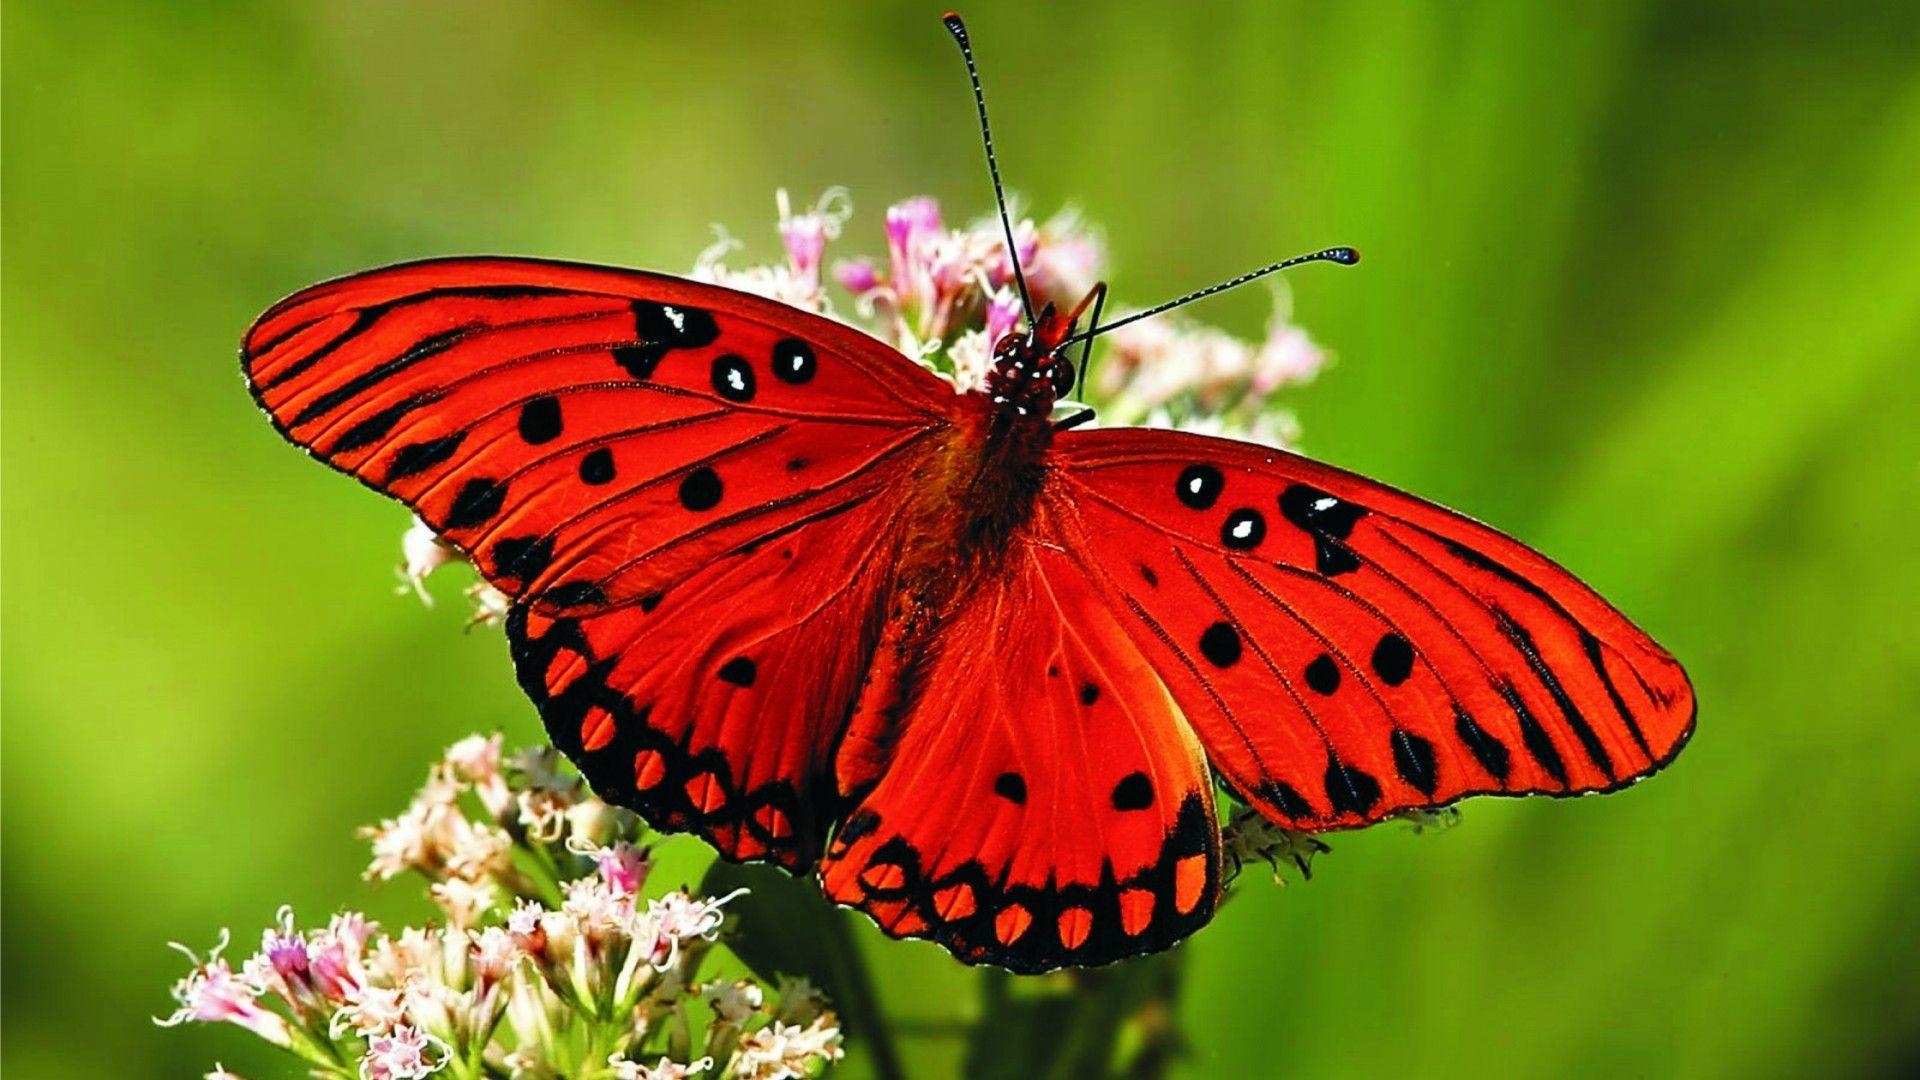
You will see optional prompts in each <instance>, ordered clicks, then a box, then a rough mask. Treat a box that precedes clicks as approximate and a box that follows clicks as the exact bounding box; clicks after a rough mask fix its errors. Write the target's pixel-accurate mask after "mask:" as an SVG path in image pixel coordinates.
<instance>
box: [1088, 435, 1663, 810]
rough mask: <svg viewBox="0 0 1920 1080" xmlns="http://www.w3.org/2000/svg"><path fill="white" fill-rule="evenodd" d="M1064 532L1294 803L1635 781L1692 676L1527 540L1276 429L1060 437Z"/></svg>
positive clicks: (1225, 756)
mask: <svg viewBox="0 0 1920 1080" xmlns="http://www.w3.org/2000/svg"><path fill="white" fill-rule="evenodd" d="M1053 462H1054V466H1053V475H1054V477H1055V483H1054V484H1053V486H1052V487H1051V488H1050V491H1051V492H1052V497H1053V501H1054V505H1055V506H1056V507H1057V508H1058V511H1059V512H1060V513H1061V515H1062V516H1063V517H1065V518H1068V519H1070V520H1071V521H1072V522H1073V525H1072V526H1071V528H1070V529H1069V530H1068V531H1069V534H1070V536H1071V537H1072V539H1070V540H1069V541H1068V545H1069V548H1070V550H1073V551H1075V552H1077V553H1078V554H1079V558H1080V562H1081V565H1082V566H1083V567H1084V568H1085V571H1086V572H1087V573H1088V574H1089V575H1090V576H1091V577H1092V578H1093V579H1094V580H1095V581H1096V582H1097V583H1098V587H1099V588H1100V589H1101V591H1102V592H1103V593H1104V594H1105V595H1106V596H1107V597H1108V598H1109V602H1110V603H1111V604H1112V606H1113V607H1114V609H1115V610H1116V611H1119V612H1121V613H1123V614H1124V616H1125V619H1126V620H1127V622H1128V623H1129V632H1130V633H1131V634H1132V636H1133V637H1134V639H1135V640H1137V641H1138V642H1140V644H1141V647H1142V648H1143V649H1145V650H1146V651H1147V653H1148V655H1149V657H1150V659H1151V660H1152V662H1153V664H1154V666H1155V668H1156V669H1157V670H1158V671H1159V672H1160V674H1161V676H1162V677H1163V678H1165V679H1166V681H1167V683H1168V685H1169V687H1170V688H1171V690H1172V692H1173V695H1174V698H1175V699H1176V700H1177V701H1178V702H1179V704H1180V707H1181V708H1182V710H1184V711H1185V713H1186V715H1187V717H1188V718H1189V720H1190V721H1191V723H1192V724H1193V726H1194V729H1195V730H1196V731H1197V732H1198V733H1199V735H1200V738H1201V740H1202V741H1203V742H1204V743H1205V745H1206V748H1207V752H1208V755H1209V757H1210V758H1211V760H1212V761H1213V762H1214V765H1215V767H1216V768H1217V769H1218V770H1219V771H1220V773H1221V775H1222V776H1223V778H1224V779H1225V780H1226V781H1227V782H1228V783H1229V784H1231V785H1232V786H1233V788H1234V789H1235V790H1236V791H1237V792H1238V793H1239V794H1240V795H1242V796H1243V797H1245V798H1247V799H1249V800H1250V801H1252V802H1253V804H1254V805H1256V806H1258V807H1259V808H1260V809H1262V810H1263V811H1264V812H1266V813H1267V814H1268V815H1269V816H1271V817H1273V818H1274V819H1275V820H1277V821H1280V822H1281V823H1283V824H1286V825H1289V826H1293V827H1296V828H1304V829H1326V828H1340V827H1347V826H1353V825H1359V824H1364V823H1366V822H1370V821H1377V820H1379V819H1380V818H1382V817H1385V816H1387V815H1389V814H1391V813H1394V812H1396V811H1398V810H1403V809H1407V808H1412V807H1423V806H1435V805H1444V804H1446V803H1448V802H1452V801H1454V800H1455V799H1458V798H1461V797H1462V796H1466V795H1472V794H1480V793H1496V794H1525V793H1546V794H1576V793H1581V792H1589V791H1606V790H1612V789H1614V788H1618V787H1622V786H1624V785H1626V784H1628V783H1631V782H1632V781H1633V780H1635V779H1638V778H1639V777H1642V776H1644V775H1646V774H1648V773H1650V772H1652V771H1654V770H1655V769H1657V768H1659V767H1660V766H1661V765H1663V764H1664V763H1666V762H1667V761H1668V760H1670V759H1671V758H1672V757H1673V755H1674V754H1676V753H1677V752H1678V751H1679V749H1680V746H1681V745H1682V744H1683V743H1684V742H1685V740H1686V737H1687V735H1688V734H1689V732H1690V730H1691V726H1692V720H1693V693H1692V689H1691V687H1690V686H1689V685H1688V683H1687V681H1686V677H1685V675H1684V673H1683V672H1682V671H1681V669H1680V667H1679V666H1678V665H1677V664H1675V663H1674V661H1673V659H1672V658H1671V657H1670V656H1668V655H1667V653H1666V652H1665V651H1664V650H1662V649H1661V648H1660V647H1659V646H1658V645H1656V644H1654V643H1653V641H1652V640H1651V639H1649V638H1648V637H1647V636H1646V635H1645V634H1644V633H1642V632H1641V631H1640V630H1639V629H1637V628H1636V627H1634V626H1633V625H1632V624H1631V623H1629V622H1628V621H1627V620H1626V619H1625V617H1623V616H1622V615H1620V613H1619V612H1617V611H1616V610H1614V609H1613V608H1612V607H1611V606H1609V605H1608V604H1607V603H1606V602H1605V601H1604V600H1602V599H1600V597H1599V596H1597V595H1596V594H1595V593H1594V592H1593V591H1592V590H1591V589H1589V588H1588V587H1587V586H1585V585H1583V584H1581V583H1580V582H1579V581H1578V580H1577V579H1575V578H1574V577H1573V576H1572V575H1570V574H1568V573H1567V572H1566V571H1565V570H1562V569H1561V568H1560V567H1558V566H1556V565H1554V564H1553V563H1552V562H1550V561H1549V560H1547V559H1546V558H1545V557H1543V556H1541V555H1539V554H1538V553H1536V552H1533V551H1532V550H1530V549H1528V548H1527V547H1525V546H1524V545H1522V544H1520V543H1519V542H1517V541H1515V540H1512V539H1510V538H1508V537H1506V536H1503V535H1501V534H1499V533H1497V532H1495V531H1494V530H1492V529H1489V528H1487V527H1485V526H1483V525H1480V524H1478V523H1476V522H1473V521H1470V520H1468V519H1466V518H1464V517H1461V516H1460V515H1458V514H1454V513H1452V512H1451V511H1447V510H1444V509H1442V508H1440V507H1437V506H1434V505H1433V504H1431V503H1427V502H1424V501H1421V500H1419V499H1416V498H1414V497H1412V496H1409V495H1405V494H1403V493H1401V492H1398V491H1394V490H1393V489H1391V488H1388V487H1386V486H1384V485H1381V484H1377V483H1375V482H1373V481H1369V480H1366V479H1364V478H1361V477H1358V476H1354V475H1352V474H1350V473H1346V472H1343V471H1341V470H1338V469H1334V468H1332V467H1329V466H1326V465H1321V464H1318V463H1315V462H1311V461H1308V460H1306V459H1304V458H1301V457H1298V456H1296V455H1293V454H1288V453H1285V452H1283V451H1278V450H1271V449H1267V448H1264V447H1258V446H1252V445H1248V444H1245V443H1237V442H1229V441H1227V440H1223V439H1215V438H1207V437H1204V436H1197V435H1186V434H1181V433H1176V432H1166V431H1138V430H1134V431H1128V430H1109V431H1093V432H1076V433H1072V434H1069V435H1067V436H1065V437H1064V438H1062V439H1061V440H1059V441H1058V442H1057V443H1056V444H1055V447H1054V452H1053Z"/></svg>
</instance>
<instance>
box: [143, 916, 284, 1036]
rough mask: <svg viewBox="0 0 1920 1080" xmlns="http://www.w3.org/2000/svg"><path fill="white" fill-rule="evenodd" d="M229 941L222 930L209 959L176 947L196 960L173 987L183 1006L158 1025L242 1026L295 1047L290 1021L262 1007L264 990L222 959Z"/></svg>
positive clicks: (176, 945)
mask: <svg viewBox="0 0 1920 1080" xmlns="http://www.w3.org/2000/svg"><path fill="white" fill-rule="evenodd" d="M227 941H228V936H227V932H226V931H224V930H222V931H221V932H220V941H219V943H218V944H217V945H215V946H214V947H213V951H212V952H210V953H208V954H207V958H206V959H205V960H201V959H200V958H199V957H197V956H195V955H194V954H193V953H192V952H191V951H190V950H188V949H187V948H186V947H185V946H184V945H180V944H178V943H175V944H174V946H173V947H174V948H176V949H178V950H180V952H182V953H184V954H185V955H186V957H187V959H189V960H191V961H193V965H194V966H193V970H192V971H189V972H188V973H187V975H186V977H185V978H183V979H181V980H180V981H179V982H177V983H175V984H174V986H173V999H174V1001H176V1002H178V1003H179V1006H180V1007H179V1008H177V1009H175V1010H174V1011H173V1012H172V1013H171V1014H169V1015H168V1016H165V1017H155V1018H154V1023H156V1024H159V1025H160V1026H161V1027H174V1026H176V1025H179V1024H184V1023H186V1022H187V1021H189V1020H192V1021H196V1022H199V1023H203V1024H212V1023H230V1024H238V1025H240V1026H241V1027H243V1028H246V1029H247V1030H248V1031H251V1032H253V1033H254V1034H255V1035H258V1036H259V1037H261V1038H262V1039H265V1040H267V1041H268V1042H270V1043H272V1044H274V1045H275V1046H289V1045H291V1044H292V1042H293V1032H292V1029H291V1028H290V1027H289V1026H288V1024H287V1021H286V1018H284V1017H282V1016H281V1015H280V1014H279V1013H276V1012H273V1011H271V1010H269V1009H267V1008H265V1007H263V1006H261V1005H260V1004H259V1000H258V999H259V997H260V995H261V993H262V991H261V990H259V989H257V988H255V987H253V986H250V985H248V984H247V982H246V981H244V980H242V979H241V978H239V977H238V976H236V975H235V974H234V973H233V969H232V968H231V967H229V966H227V962H226V961H225V960H222V959H220V954H221V952H223V951H225V949H226V947H227Z"/></svg>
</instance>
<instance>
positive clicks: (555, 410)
mask: <svg viewBox="0 0 1920 1080" xmlns="http://www.w3.org/2000/svg"><path fill="white" fill-rule="evenodd" d="M519 427H520V438H522V439H524V440H525V441H527V442H529V443H532V444H534V445H536V446H537V445H539V444H540V443H546V442H552V441H553V440H555V439H557V438H559V437H560V431H561V428H562V427H563V425H562V423H561V419H560V399H559V398H557V397H554V396H552V395H547V396H545V397H537V398H534V399H533V400H532V401H529V402H527V403H526V404H525V405H522V406H520V424H519Z"/></svg>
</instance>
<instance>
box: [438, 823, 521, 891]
mask: <svg viewBox="0 0 1920 1080" xmlns="http://www.w3.org/2000/svg"><path fill="white" fill-rule="evenodd" d="M447 831H448V833H449V837H448V843H447V851H446V867H447V873H449V874H452V875H453V876H455V877H462V878H466V879H467V880H468V881H495V880H498V879H499V878H501V877H503V876H505V875H506V874H508V873H510V872H511V871H512V870H513V837H511V836H508V835H507V832H506V830H505V829H501V828H498V827H496V826H493V825H481V824H476V823H474V822H472V821H469V820H467V819H466V818H465V817H463V816H458V815H456V816H454V817H453V818H452V820H451V824H450V827H449V829H448V830H447Z"/></svg>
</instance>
